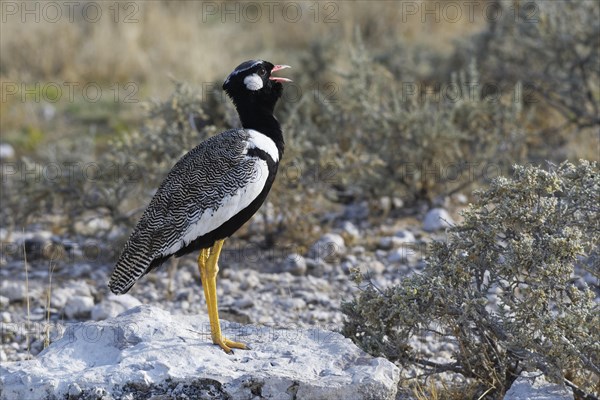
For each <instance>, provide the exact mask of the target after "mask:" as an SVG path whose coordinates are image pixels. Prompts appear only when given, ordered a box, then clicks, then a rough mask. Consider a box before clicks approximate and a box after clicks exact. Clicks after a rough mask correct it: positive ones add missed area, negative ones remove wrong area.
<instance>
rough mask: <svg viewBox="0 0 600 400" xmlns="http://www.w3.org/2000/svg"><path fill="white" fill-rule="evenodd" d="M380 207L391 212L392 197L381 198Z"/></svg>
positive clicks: (386, 211)
mask: <svg viewBox="0 0 600 400" xmlns="http://www.w3.org/2000/svg"><path fill="white" fill-rule="evenodd" d="M379 207H380V208H381V211H383V212H384V213H388V212H390V210H391V209H392V199H391V198H389V197H387V196H384V197H382V198H380V199H379Z"/></svg>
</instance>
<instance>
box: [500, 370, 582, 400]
mask: <svg viewBox="0 0 600 400" xmlns="http://www.w3.org/2000/svg"><path fill="white" fill-rule="evenodd" d="M522 399H527V400H573V391H572V390H571V389H570V388H567V387H565V386H564V385H558V384H555V383H550V382H548V381H547V380H546V378H544V375H543V374H542V373H541V372H540V371H536V372H522V373H521V375H519V377H518V378H517V379H516V380H515V381H514V382H513V384H512V386H511V387H510V389H508V391H507V392H506V394H505V395H504V400H522Z"/></svg>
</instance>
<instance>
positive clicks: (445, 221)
mask: <svg viewBox="0 0 600 400" xmlns="http://www.w3.org/2000/svg"><path fill="white" fill-rule="evenodd" d="M452 225H454V220H453V219H452V217H451V216H450V214H448V211H446V210H444V209H443V208H433V209H431V210H429V212H428V213H427V215H425V219H424V221H423V229H424V230H425V231H427V232H433V231H438V230H440V229H445V228H449V227H451V226H452Z"/></svg>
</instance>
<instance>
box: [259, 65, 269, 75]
mask: <svg viewBox="0 0 600 400" xmlns="http://www.w3.org/2000/svg"><path fill="white" fill-rule="evenodd" d="M257 74H258V76H265V75H266V74H267V70H266V69H264V67H260V68H259V70H258V71H257Z"/></svg>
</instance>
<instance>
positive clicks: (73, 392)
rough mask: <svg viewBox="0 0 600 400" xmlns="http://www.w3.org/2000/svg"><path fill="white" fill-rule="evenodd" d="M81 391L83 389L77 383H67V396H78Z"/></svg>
mask: <svg viewBox="0 0 600 400" xmlns="http://www.w3.org/2000/svg"><path fill="white" fill-rule="evenodd" d="M82 393H83V390H81V387H80V386H79V385H78V384H77V383H75V382H73V383H71V384H70V385H69V392H68V394H69V398H71V397H72V398H79V396H81V394H82Z"/></svg>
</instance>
